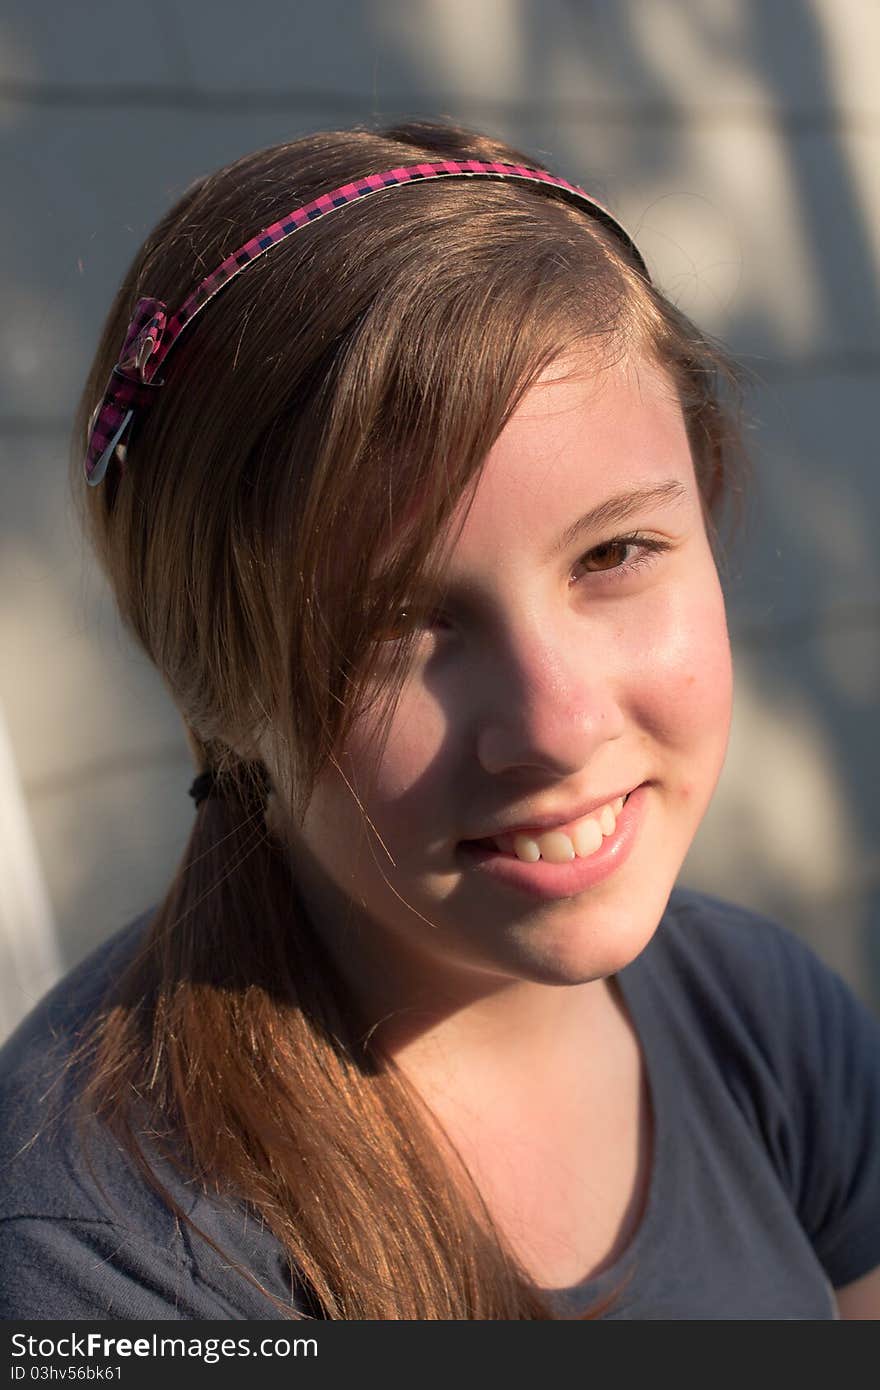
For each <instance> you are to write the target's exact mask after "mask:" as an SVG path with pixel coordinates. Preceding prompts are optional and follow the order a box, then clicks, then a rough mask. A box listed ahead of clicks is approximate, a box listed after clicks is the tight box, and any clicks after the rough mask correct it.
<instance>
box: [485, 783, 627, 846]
mask: <svg viewBox="0 0 880 1390" xmlns="http://www.w3.org/2000/svg"><path fill="white" fill-rule="evenodd" d="M636 786H641V783H639V782H637V783H635V784H631V785H630V786H628V787H627V788H626V789H625V790H624V791H619V792H611V793H610V794H609V795H608V796H602V797H593V798H592V800H590V801H582V802H581V803H580V805H579V806H570V807H567V808H566V809H565V810H559V811H546V812H544V813H543V814H542V815H537V816H532V817H531V819H530V820H528V821H511V822H509V823H508V824H505V825H502V824H496V825H494V826H493V827H491V828H490V829H488V830H484V831H482V833H481V834H479V835H472V836H468V837H467V838H468V839H473V840H492V839H494V838H495V837H496V836H498V835H529V834H532V833H534V834H536V835H540V834H542V833H543V832H544V831H545V830H553V829H555V828H556V827H557V826H560V825H568V824H569V822H570V821H573V820H581V819H582V817H583V816H588V815H589V814H590V812H591V811H598V810H599V809H600V808H601V807H602V806H609V805H610V804H611V803H612V802H613V801H617V800H618V798H619V797H621V796H628V795H629V793H630V792H631V791H635V788H636Z"/></svg>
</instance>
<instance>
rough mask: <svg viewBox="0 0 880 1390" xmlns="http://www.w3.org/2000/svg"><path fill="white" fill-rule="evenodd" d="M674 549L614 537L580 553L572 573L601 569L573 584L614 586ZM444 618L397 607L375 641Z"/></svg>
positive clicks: (654, 541) (638, 537)
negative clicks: (594, 565)
mask: <svg viewBox="0 0 880 1390" xmlns="http://www.w3.org/2000/svg"><path fill="white" fill-rule="evenodd" d="M671 549H672V542H671V541H664V540H660V539H659V538H657V537H653V536H644V535H642V534H641V533H640V532H634V533H632V534H629V535H625V536H613V537H612V538H611V540H607V541H603V542H602V544H601V545H595V546H593V547H592V549H590V550H588V551H586V552H585V553H584V554H583V555H582V556H581V558H580V559H579V560H578V561H577V563H576V564H575V566H574V567H573V569H572V575H574V573H575V570H576V569H578V567H580V566H585V565H587V564H588V563H589V562H590V561H591V560H592V561H594V562H595V560H596V559H597V557H598V560H599V564H600V568H598V569H585V570H584V571H583V574H582V576H581V577H580V578H578V579H574V580H573V583H574V584H589V585H590V587H593V586H594V585H595V587H598V588H599V589H604V588H613V586H614V585H615V584H622V583H623V582H624V581H625V580H627V579H628V578H630V576H632V575H633V574H635V573H636V572H637V571H640V570H642V569H646V568H647V567H648V566H650V565H653V564H654V563H655V562H656V560H657V559H658V557H659V556H660V555H662V554H664V553H665V552H666V551H668V550H671ZM628 550H633V551H635V555H634V556H633V557H632V558H631V559H624V560H623V561H622V562H621V563H619V564H614V563H613V560H614V559H615V557H616V556H618V555H619V554H620V552H621V551H628ZM609 555H610V556H611V559H612V563H611V564H609V565H608V566H607V568H601V565H602V562H603V561H604V560H605V559H606V558H607V557H608V556H609ZM442 621H443V614H442V613H439V612H437V611H436V610H431V609H424V608H420V607H418V605H412V606H411V607H410V606H406V607H403V608H400V609H398V612H397V617H396V619H395V621H394V622H393V623H392V624H391V625H390V626H389V627H386V628H385V629H384V630H383V631H382V632H381V633H379V634H377V636H376V639H375V640H376V641H377V642H378V643H380V644H384V643H390V642H395V641H399V640H400V639H401V638H402V637H403V636H405V635H406V634H408V633H410V632H412V631H414V630H415V629H417V628H419V627H423V628H426V629H427V628H429V627H432V626H435V625H436V624H437V623H440V622H442Z"/></svg>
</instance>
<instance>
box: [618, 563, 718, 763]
mask: <svg viewBox="0 0 880 1390" xmlns="http://www.w3.org/2000/svg"><path fill="white" fill-rule="evenodd" d="M695 595H698V597H695ZM650 628H651V638H650V640H649V642H647V643H646V644H645V646H644V647H643V649H642V651H641V654H640V657H639V661H638V668H639V669H640V671H641V679H640V681H639V683H638V695H637V698H638V700H639V702H640V712H639V713H640V718H639V722H640V723H641V724H643V725H644V726H646V727H649V728H650V729H651V730H652V732H653V733H654V734H655V735H656V736H657V737H658V738H659V739H661V740H662V741H663V742H664V743H667V744H673V745H674V746H677V747H680V748H681V749H682V750H683V751H691V752H693V753H698V752H699V751H700V749H701V748H702V747H705V749H706V751H707V754H708V753H711V751H712V750H713V749H714V748H716V747H717V746H719V745H720V747H721V749H722V756H723V749H724V748H725V747H726V744H727V737H728V734H729V731H730V719H731V711H732V704H733V669H732V664H731V654H730V641H729V637H728V632H727V620H726V615H725V610H724V598H723V595H722V592H721V587H720V584H719V583H718V579H717V575H715V572H714V569H713V571H712V572H711V574H708V573H707V574H705V575H704V576H702V579H701V582H699V583H698V584H689V585H688V586H687V587H686V588H683V589H681V590H679V591H678V593H677V594H674V595H671V596H666V597H665V598H664V600H663V602H662V604H660V605H658V608H657V610H656V611H655V612H654V614H653V615H652V622H651V624H650Z"/></svg>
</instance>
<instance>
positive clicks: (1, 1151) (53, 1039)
mask: <svg viewBox="0 0 880 1390" xmlns="http://www.w3.org/2000/svg"><path fill="white" fill-rule="evenodd" d="M149 918H150V913H149V912H148V913H144V914H143V915H142V916H140V917H138V918H135V920H134V921H132V922H130V923H129V924H128V925H127V926H126V927H124V928H123V929H122V930H121V931H119V932H117V933H116V934H115V935H114V936H112V937H111V938H110V939H109V940H107V941H105V942H103V943H102V944H101V945H100V946H99V947H97V949H96V950H94V951H92V952H91V954H90V955H89V956H87V957H86V959H85V960H83V961H81V962H80V963H79V965H77V966H76V967H75V968H74V969H73V970H71V971H69V972H68V974H67V975H65V976H64V978H63V979H61V980H60V981H59V982H58V983H57V984H56V985H55V986H54V988H53V989H52V990H51V991H50V992H49V993H48V994H47V995H46V996H45V997H44V998H43V999H42V1000H41V1001H40V1003H38V1004H37V1005H36V1007H35V1008H34V1009H32V1010H31V1012H30V1013H29V1014H28V1015H27V1017H26V1018H25V1019H24V1020H23V1021H22V1023H20V1024H19V1026H18V1028H17V1029H16V1030H15V1032H14V1033H13V1034H12V1035H11V1037H9V1038H8V1039H7V1041H6V1042H5V1043H4V1045H3V1047H2V1048H0V1110H2V1113H3V1115H4V1119H5V1124H4V1126H3V1128H2V1132H0V1172H2V1174H3V1182H2V1184H0V1217H2V1218H4V1219H8V1218H10V1217H13V1216H20V1215H25V1214H35V1213H38V1212H39V1213H42V1214H58V1215H70V1214H72V1212H73V1210H74V1208H77V1207H79V1208H81V1214H91V1213H92V1211H93V1207H92V1198H91V1195H90V1194H88V1193H87V1190H86V1189H84V1188H83V1189H80V1188H79V1187H78V1185H77V1184H76V1183H75V1182H74V1181H73V1174H72V1172H71V1169H70V1167H69V1165H68V1164H67V1162H66V1159H67V1156H68V1155H67V1153H66V1151H67V1149H68V1148H69V1143H70V1136H71V1133H72V1125H71V1119H72V1116H73V1113H74V1110H75V1102H76V1099H77V1094H78V1086H79V1084H80V1082H81V1080H82V1068H81V1067H79V1066H77V1065H76V1056H75V1054H76V1049H77V1047H78V1045H79V1044H80V1043H81V1041H82V1039H83V1037H84V1035H85V1033H86V1032H87V1030H88V1029H89V1026H90V1025H91V1024H92V1023H93V1022H94V1020H95V1018H96V1016H97V1014H98V1011H99V1009H100V1007H101V1003H102V1001H103V998H104V996H105V994H106V991H107V989H108V987H109V985H110V984H111V983H112V982H113V981H114V980H115V979H118V977H119V976H120V975H121V974H122V972H123V971H124V969H125V968H126V966H127V965H128V964H129V962H130V961H131V960H132V959H133V957H134V955H135V953H136V952H137V950H138V948H139V946H140V945H141V943H142V942H143V940H144V938H145V935H146V931H147V927H148V925H149Z"/></svg>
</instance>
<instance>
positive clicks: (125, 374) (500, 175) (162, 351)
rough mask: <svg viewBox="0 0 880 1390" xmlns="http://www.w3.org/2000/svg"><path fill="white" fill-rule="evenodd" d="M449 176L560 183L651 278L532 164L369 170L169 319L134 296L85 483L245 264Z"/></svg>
mask: <svg viewBox="0 0 880 1390" xmlns="http://www.w3.org/2000/svg"><path fill="white" fill-rule="evenodd" d="M451 177H466V178H487V179H522V180H525V181H526V182H529V183H541V184H544V185H546V186H549V187H550V188H555V189H558V190H559V192H561V193H562V194H563V195H565V196H567V197H569V198H571V199H573V200H574V201H575V202H576V203H577V204H578V205H579V206H580V207H581V208H586V210H587V211H589V212H590V213H591V215H592V216H593V217H595V218H596V219H597V220H598V221H599V222H601V223H603V225H605V226H606V227H609V228H610V229H611V230H612V231H613V232H614V233H615V234H616V235H617V236H618V237H619V238H620V240H621V241H622V242H623V243H624V245H625V246H626V247H627V249H628V250H629V252H630V254H631V255H632V257H633V259H634V260H635V262H636V265H637V266H638V268H639V270H640V271H641V272H642V274H643V275H644V276H645V278H646V279H650V276H649V275H648V271H647V267H646V266H645V263H644V261H643V260H642V257H641V255H640V254H639V251H638V248H637V247H636V245H635V243H634V242H633V240H632V238H631V237H630V236H629V234H628V233H627V232H626V231H625V230H624V228H623V227H622V226H621V225H620V223H619V222H618V221H616V219H615V218H613V217H612V216H611V213H610V212H608V210H607V208H604V207H603V206H602V204H601V203H597V202H596V199H595V198H591V197H590V195H589V194H588V193H586V192H585V191H584V190H583V189H582V188H578V187H577V185H576V184H573V183H566V181H565V179H560V178H557V177H556V176H555V174H550V173H548V172H547V170H546V169H530V168H528V167H527V166H526V165H523V164H491V163H485V162H483V161H482V160H478V159H465V160H453V159H444V160H439V161H437V162H435V163H429V164H407V165H403V166H402V167H401V168H398V169H389V170H387V171H386V172H385V173H383V174H368V175H367V177H366V178H363V179H358V180H356V181H355V182H353V183H346V184H343V185H342V187H341V188H335V189H334V190H333V192H332V193H324V194H322V195H321V197H320V198H315V200H314V201H313V202H311V203H306V204H305V206H304V207H301V208H297V209H296V211H295V212H291V213H288V215H287V216H286V217H284V218H282V220H281V221H280V222H273V223H272V225H271V227H266V229H265V230H264V231H262V232H258V233H257V235H256V236H255V237H251V239H250V241H248V242H245V244H244V246H242V247H240V248H239V249H238V250H237V251H234V252H233V253H232V255H231V256H227V257H226V260H225V261H224V262H223V264H222V265H220V266H218V267H217V269H216V270H215V271H213V272H212V273H211V274H210V275H207V276H206V277H205V279H204V280H202V282H201V284H200V285H198V286H197V287H196V289H195V290H194V291H193V293H192V294H191V295H190V297H189V299H187V300H186V301H185V303H184V304H183V305H182V307H181V308H180V309H178V311H177V313H176V314H173V315H171V316H170V317H169V316H168V306H167V305H165V304H163V303H162V302H161V300H158V299H139V300H138V302H137V304H136V305H135V310H134V315H133V317H132V320H131V323H130V325H129V328H128V332H127V333H126V335H125V342H124V343H123V346H122V352H121V353H120V356H119V361H118V362H117V364H116V366H115V367H114V368H113V371H112V372H111V374H110V380H109V381H108V383H107V389H106V390H105V392H104V396H103V399H102V400H101V403H100V405H99V406H98V408H97V409H96V411H95V413H94V415H93V417H92V424H91V429H90V432H89V440H88V445H87V448H86V457H85V465H84V471H85V477H86V482H87V483H88V484H89V485H90V486H91V487H95V486H97V484H98V483H100V482H101V480H102V479H103V477H104V474H105V473H106V472H107V469H108V467H109V466H110V463H111V461H112V459H113V458H114V456H116V450H117V448H118V446H119V445H120V444H122V443H123V442H124V441H125V438H126V436H127V434H128V431H129V429H130V427H131V424H132V421H133V420H134V418H135V414H136V413H137V414H138V415H141V414H143V412H144V411H145V410H147V409H148V408H149V405H150V404H151V402H152V401H153V400H154V399H155V395H156V391H157V390H158V388H159V387H160V386H161V385H162V381H161V380H157V379H156V373H157V372H158V370H159V368H160V367H161V366H162V363H163V362H164V361H165V359H166V357H167V356H168V354H169V352H170V351H171V349H172V348H173V347H174V344H175V343H176V342H177V341H178V339H179V337H180V334H181V333H182V332H183V330H184V328H186V326H187V324H189V323H191V322H192V320H193V319H194V318H195V316H196V314H198V313H199V312H200V311H201V310H202V309H204V307H205V305H206V304H207V303H208V302H209V300H211V299H213V298H214V296H215V295H216V294H219V292H220V290H222V289H223V287H224V286H225V285H228V284H229V282H230V280H233V279H235V276H236V275H238V274H239V273H240V271H242V270H244V268H245V266H246V265H249V264H250V263H251V261H255V260H256V259H257V257H258V256H262V255H263V253H264V252H265V251H268V250H269V248H270V247H272V246H277V245H278V243H279V242H280V241H284V240H285V239H286V238H287V237H289V236H292V235H293V233H294V232H297V231H299V229H300V228H301V227H304V226H306V225H307V224H308V223H309V222H315V221H316V220H317V219H318V218H319V217H324V216H325V215H326V214H327V213H328V212H335V210H336V209H337V208H340V207H344V206H345V204H346V203H353V202H356V201H357V199H358V198H365V197H368V196H369V195H370V194H372V193H379V192H381V191H382V189H384V188H394V187H397V186H399V185H402V184H407V183H415V182H423V181H424V180H425V179H443V178H451Z"/></svg>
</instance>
